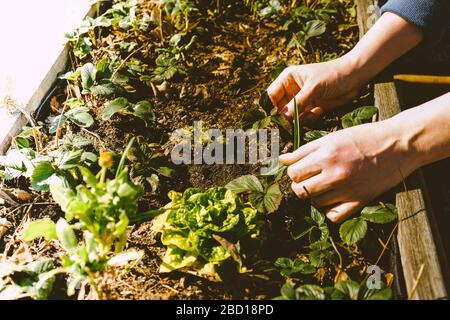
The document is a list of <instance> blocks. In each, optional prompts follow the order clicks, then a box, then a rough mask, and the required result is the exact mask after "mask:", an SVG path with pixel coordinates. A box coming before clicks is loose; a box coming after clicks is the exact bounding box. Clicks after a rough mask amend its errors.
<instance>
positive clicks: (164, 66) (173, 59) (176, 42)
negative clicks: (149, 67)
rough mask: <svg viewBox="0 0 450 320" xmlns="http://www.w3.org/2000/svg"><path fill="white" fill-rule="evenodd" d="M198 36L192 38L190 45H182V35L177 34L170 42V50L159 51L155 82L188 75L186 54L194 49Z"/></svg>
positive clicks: (162, 49)
mask: <svg viewBox="0 0 450 320" xmlns="http://www.w3.org/2000/svg"><path fill="white" fill-rule="evenodd" d="M196 40H197V36H192V38H191V39H190V40H189V42H188V43H186V44H182V35H181V34H179V33H177V34H175V35H174V36H172V38H170V40H169V47H168V48H159V49H157V52H158V53H159V54H158V57H157V58H156V60H155V63H156V69H155V70H154V75H153V78H152V80H153V81H157V82H159V81H164V80H170V79H172V78H173V77H174V76H175V75H176V74H186V64H185V60H186V58H185V53H186V52H188V51H189V50H191V49H192V47H193V46H194V44H195V42H196Z"/></svg>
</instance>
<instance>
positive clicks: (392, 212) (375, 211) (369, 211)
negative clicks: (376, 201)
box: [361, 203, 397, 224]
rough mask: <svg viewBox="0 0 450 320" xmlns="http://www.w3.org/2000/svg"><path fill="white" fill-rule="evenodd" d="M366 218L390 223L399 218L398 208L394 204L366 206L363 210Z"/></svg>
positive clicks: (362, 215) (376, 221) (370, 220)
mask: <svg viewBox="0 0 450 320" xmlns="http://www.w3.org/2000/svg"><path fill="white" fill-rule="evenodd" d="M361 217H363V218H364V220H367V221H369V222H373V223H379V224H383V223H389V222H392V221H394V220H395V219H397V208H396V207H395V206H394V205H393V204H389V203H387V204H385V205H379V206H373V207H365V208H364V209H363V210H362V212H361Z"/></svg>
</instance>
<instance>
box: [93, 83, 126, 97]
mask: <svg viewBox="0 0 450 320" xmlns="http://www.w3.org/2000/svg"><path fill="white" fill-rule="evenodd" d="M118 90H119V88H118V87H117V86H116V85H115V84H114V83H112V82H106V83H102V84H98V85H95V86H93V87H92V88H91V92H92V93H93V94H94V95H96V96H102V97H109V96H111V95H113V94H114V93H116V92H117V91H118Z"/></svg>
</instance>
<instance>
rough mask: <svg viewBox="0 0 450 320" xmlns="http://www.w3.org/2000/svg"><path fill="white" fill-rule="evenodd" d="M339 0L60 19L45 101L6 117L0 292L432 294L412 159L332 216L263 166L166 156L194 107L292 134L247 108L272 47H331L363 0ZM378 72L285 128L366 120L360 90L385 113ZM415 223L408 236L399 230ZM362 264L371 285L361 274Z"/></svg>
mask: <svg viewBox="0 0 450 320" xmlns="http://www.w3.org/2000/svg"><path fill="white" fill-rule="evenodd" d="M356 2H357V4H358V6H355V4H354V3H353V2H352V1H340V2H335V1H306V2H303V1H286V2H283V1H280V3H279V2H278V1H244V2H242V1H182V0H173V1H172V0H168V1H163V2H162V3H163V4H162V5H161V6H159V5H156V4H155V3H153V2H152V1H134V2H131V1H129V2H114V3H107V4H104V5H103V7H102V8H101V10H100V12H101V14H99V15H98V16H97V17H96V18H90V19H88V20H87V22H85V23H83V25H82V27H80V28H79V29H77V30H75V31H74V33H73V34H71V35H69V39H70V41H69V45H68V49H67V55H64V56H61V58H60V59H61V60H60V61H59V62H58V63H57V64H56V65H55V68H54V70H53V71H52V72H51V73H50V76H49V77H48V78H49V79H47V81H45V82H44V83H43V84H44V86H43V87H41V88H40V89H39V92H42V91H45V92H46V91H50V90H49V89H50V88H49V85H48V84H49V83H53V82H54V81H52V80H55V81H56V74H57V73H60V74H59V80H57V81H56V82H54V85H53V87H52V88H51V91H50V92H51V94H50V96H49V99H48V101H43V102H44V103H42V108H39V109H38V110H32V109H30V110H27V111H28V112H29V115H28V116H29V117H31V116H32V118H33V122H32V123H31V124H28V126H27V127H25V128H24V129H23V130H18V129H20V128H21V127H22V125H23V124H24V123H25V121H23V120H20V121H18V122H17V123H14V126H13V130H12V131H9V132H10V133H11V135H13V136H14V139H13V143H12V145H11V148H10V151H9V153H8V156H7V157H6V158H3V159H2V163H3V166H2V169H3V182H2V198H3V199H4V201H5V204H4V206H3V207H2V209H1V210H2V211H0V223H1V224H0V241H1V242H0V252H3V254H2V255H0V280H1V281H0V297H4V298H25V297H32V298H37V299H40V298H73V297H78V298H80V299H86V298H87V299H142V298H144V299H181V298H188V299H205V298H207V299H217V298H218V299H230V298H245V299H270V298H275V297H282V298H284V299H296V298H297V299H305V298H306V299H325V298H327V299H329V298H333V299H389V298H393V297H397V298H406V297H408V295H410V296H411V297H412V298H430V299H432V298H444V297H446V290H445V285H444V280H443V276H441V275H442V267H441V265H439V264H437V263H436V261H438V258H437V257H438V252H439V244H438V241H437V240H436V239H437V236H436V234H435V233H433V232H432V229H433V223H434V222H433V221H432V219H431V218H432V216H431V215H430V214H429V212H430V210H429V208H428V207H427V208H424V207H423V206H424V201H425V200H423V199H425V198H424V196H423V185H421V183H422V180H421V175H420V173H419V174H418V177H414V176H413V177H412V180H411V181H419V182H418V183H419V184H418V187H417V189H408V190H412V191H405V192H402V191H401V192H399V193H397V195H396V197H393V194H392V193H391V194H387V195H385V196H383V197H381V198H380V199H377V201H374V202H373V203H372V204H370V205H369V206H368V207H367V208H366V209H364V210H363V211H362V213H361V215H358V216H357V217H356V218H353V219H352V220H349V221H348V222H346V223H344V224H343V225H340V226H339V225H332V224H331V223H328V222H326V221H325V219H324V216H323V215H322V214H321V212H320V208H314V204H311V203H309V202H308V201H305V200H299V199H297V198H296V197H295V196H294V195H293V193H292V192H291V191H290V188H289V186H290V183H289V181H288V179H287V177H285V176H284V175H283V172H282V171H280V170H278V171H277V172H276V174H272V175H263V176H262V175H260V167H261V165H260V164H228V165H223V164H212V165H208V164H182V165H175V164H173V163H171V161H170V153H171V151H172V148H173V147H174V145H175V144H176V141H175V139H174V136H173V132H174V131H175V130H176V129H182V130H183V132H184V133H190V132H193V130H194V129H193V127H192V126H193V125H194V121H197V120H201V121H202V122H203V126H204V127H205V128H217V129H220V130H225V129H236V128H244V129H247V128H248V127H253V128H271V129H274V128H277V127H279V129H280V132H281V148H280V149H281V150H284V151H287V150H291V149H292V148H293V143H292V141H294V137H293V135H295V132H296V131H297V130H295V129H298V128H295V127H296V126H295V125H294V126H293V125H292V124H290V123H288V122H287V121H286V120H284V119H283V118H281V117H279V116H276V115H273V114H272V115H271V114H268V113H264V111H263V108H262V106H264V103H262V101H261V96H263V92H264V89H265V88H266V87H267V86H268V85H269V84H270V82H271V81H272V80H273V78H274V77H275V76H276V75H277V74H278V73H279V72H280V71H281V70H282V69H283V68H284V67H285V66H287V65H289V64H298V63H313V62H320V61H325V60H328V59H332V58H336V57H338V56H340V55H342V54H344V53H345V52H347V51H348V50H349V49H350V48H351V47H352V46H353V44H354V43H355V41H356V40H357V38H358V30H359V32H360V33H363V32H365V31H366V24H365V22H366V21H367V19H366V18H367V17H366V15H367V13H368V12H369V11H367V8H368V5H370V4H371V3H370V1H356ZM357 12H358V21H357V20H356V18H357V17H356V13H357ZM358 24H359V26H360V28H359V29H358ZM66 62H68V64H67V67H64V66H65V65H66ZM51 77H53V79H50V78H51ZM393 88H394V87H393V86H392V84H377V85H375V87H374V88H373V87H368V88H367V92H366V93H365V94H364V95H363V96H362V97H361V98H360V99H358V100H357V101H355V102H352V103H350V104H349V105H348V106H346V107H345V108H344V109H343V111H342V113H339V114H331V115H327V117H326V118H325V119H324V120H323V121H317V122H315V123H312V124H310V125H308V126H309V127H304V128H301V130H300V131H301V132H302V134H301V138H300V139H299V138H298V136H297V138H296V139H295V140H296V143H299V142H301V143H306V142H308V141H310V140H312V139H315V138H317V137H320V136H321V135H324V134H327V133H328V132H330V131H333V130H339V129H341V128H342V127H347V126H351V125H355V124H358V123H361V122H365V121H371V120H372V118H373V116H374V115H375V114H376V110H374V108H373V107H371V106H373V105H375V106H376V107H378V109H379V115H380V118H386V117H388V116H391V115H392V114H393V113H395V112H398V111H399V110H400V109H399V103H398V102H397V101H398V100H397V94H396V92H395V91H394V89H393ZM42 97H43V95H41V98H40V99H38V100H39V101H42V100H43V99H42ZM38 104H39V103H38V102H36V103H34V104H33V105H34V106H37V105H38ZM354 110H358V111H357V112H355V111H354ZM357 115H359V116H357ZM210 139H211V137H209V136H207V135H206V134H204V133H203V134H202V135H201V143H203V144H207V143H208V142H209V140H210ZM1 147H2V150H7V149H8V148H9V147H10V146H9V143H8V141H5V142H3V144H2V146H1ZM417 179H419V180H417ZM409 184H410V182H409V181H407V185H408V187H409V188H411V187H410V186H409ZM172 190H173V192H172ZM169 192H170V193H169ZM168 193H169V196H170V198H169V197H167V194H168ZM395 199H396V201H395ZM411 199H412V200H411ZM389 202H391V203H396V205H397V207H398V216H399V218H400V222H399V223H398V224H397V223H396V222H395V220H396V219H397V209H396V208H395V206H394V205H390V204H389ZM168 204H169V205H168ZM411 205H412V206H413V207H412V208H410V207H409V206H411ZM425 209H426V210H425ZM416 211H417V212H419V213H418V214H416V215H414V216H413V217H412V218H411V219H405V217H407V216H408V217H409V215H408V214H409V213H411V212H416ZM425 212H426V213H427V214H425ZM200 213H201V214H200ZM397 226H398V235H397V238H398V245H399V246H398V247H399V249H400V254H401V259H400V257H399V256H398V255H397V252H396V248H397V245H396V244H397V242H396V241H393V240H395V237H394V236H393V235H394V233H395V231H396V229H397ZM417 229H421V233H415V234H416V235H415V238H414V239H415V242H414V243H415V245H414V247H415V248H416V249H418V250H416V251H414V250H412V249H413V246H411V245H408V241H411V239H412V238H409V240H405V239H406V238H405V237H406V236H407V235H408V236H409V237H411V236H410V233H411V232H416V231H417ZM410 243H413V242H412V241H411V242H410ZM422 246H423V250H422V249H421V248H422ZM400 261H401V265H402V268H401V267H399V262H400ZM424 263H426V268H422V267H421V266H422V264H424ZM374 265H375V266H376V268H379V269H376V270H375V273H374V271H373V270H374V268H373V266H374ZM7 268H9V269H7ZM417 268H418V269H417ZM421 269H423V270H422V271H421ZM368 270H369V272H368ZM378 270H379V274H378V273H377V272H378ZM6 271H8V272H6ZM419 273H420V279H419V280H420V281H416V280H414V279H417V278H418V274H419ZM374 274H375V275H379V277H378V278H376V279H375V280H377V281H379V283H377V284H378V285H379V286H377V288H372V289H368V288H367V285H366V283H367V280H368V279H372V278H371V277H372V276H373V275H374ZM403 276H404V278H405V282H406V291H405V289H403V280H402V279H403ZM280 290H281V295H280Z"/></svg>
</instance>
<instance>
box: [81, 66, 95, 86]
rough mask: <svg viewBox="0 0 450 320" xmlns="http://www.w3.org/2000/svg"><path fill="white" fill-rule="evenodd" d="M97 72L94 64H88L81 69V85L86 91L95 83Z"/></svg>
mask: <svg viewBox="0 0 450 320" xmlns="http://www.w3.org/2000/svg"><path fill="white" fill-rule="evenodd" d="M95 77H96V70H95V66H94V65H93V64H92V63H86V64H85V65H84V66H82V67H81V85H82V86H83V89H84V90H89V89H91V87H92V86H93V85H94V83H95Z"/></svg>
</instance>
